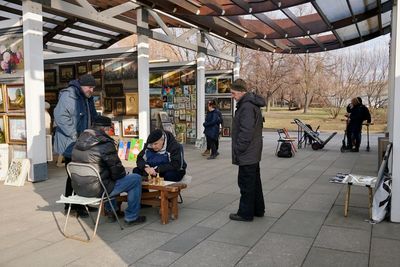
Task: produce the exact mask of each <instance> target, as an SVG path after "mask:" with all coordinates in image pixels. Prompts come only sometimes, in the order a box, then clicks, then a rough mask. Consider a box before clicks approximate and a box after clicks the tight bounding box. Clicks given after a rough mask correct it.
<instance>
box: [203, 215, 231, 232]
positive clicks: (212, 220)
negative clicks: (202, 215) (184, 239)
mask: <svg viewBox="0 0 400 267" xmlns="http://www.w3.org/2000/svg"><path fill="white" fill-rule="evenodd" d="M229 214H230V212H229V211H226V210H220V211H217V212H216V213H214V214H213V215H211V216H210V217H208V218H206V219H204V220H203V221H201V222H199V223H198V224H197V225H198V226H203V227H208V228H215V229H218V228H221V227H222V226H224V225H225V224H227V223H228V222H230V219H229Z"/></svg>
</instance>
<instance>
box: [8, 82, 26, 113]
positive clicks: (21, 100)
mask: <svg viewBox="0 0 400 267" xmlns="http://www.w3.org/2000/svg"><path fill="white" fill-rule="evenodd" d="M6 99H7V108H8V110H12V111H18V112H23V111H24V110H25V90H24V86H23V85H22V84H15V85H7V87H6Z"/></svg>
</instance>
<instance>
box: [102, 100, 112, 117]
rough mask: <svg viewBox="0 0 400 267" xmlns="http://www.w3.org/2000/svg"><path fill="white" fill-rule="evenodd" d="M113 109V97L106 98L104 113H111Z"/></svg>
mask: <svg viewBox="0 0 400 267" xmlns="http://www.w3.org/2000/svg"><path fill="white" fill-rule="evenodd" d="M112 111H113V99H112V98H109V97H105V98H104V106H103V112H104V113H111V112H112Z"/></svg>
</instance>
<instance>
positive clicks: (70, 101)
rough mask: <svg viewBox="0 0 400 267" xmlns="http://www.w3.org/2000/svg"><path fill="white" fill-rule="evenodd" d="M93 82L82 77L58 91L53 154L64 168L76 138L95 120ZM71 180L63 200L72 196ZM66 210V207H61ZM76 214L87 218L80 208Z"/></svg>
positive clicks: (67, 183) (88, 77)
mask: <svg viewBox="0 0 400 267" xmlns="http://www.w3.org/2000/svg"><path fill="white" fill-rule="evenodd" d="M95 86H96V82H95V80H94V78H93V76H92V75H89V74H85V75H82V76H81V77H80V78H79V80H72V81H70V82H69V84H68V87H67V88H65V89H63V90H61V91H60V95H59V98H58V103H57V106H56V108H55V109H54V121H55V124H56V125H57V128H56V130H55V135H54V151H55V152H56V153H58V154H60V155H63V156H64V159H65V165H67V164H68V163H70V162H71V154H72V148H73V147H74V145H75V143H76V140H77V139H78V137H79V135H80V134H81V133H82V132H83V131H84V130H86V129H88V128H90V126H91V125H92V122H94V121H95V119H96V117H97V113H96V109H95V107H94V102H93V97H92V94H93V89H94V87H95ZM72 192H73V189H72V186H71V178H70V177H69V176H68V177H67V182H66V186H65V196H66V197H68V196H70V195H72ZM65 208H66V209H68V206H67V205H66V206H65ZM73 209H74V210H76V212H77V214H78V215H80V216H81V217H86V216H88V214H87V213H86V211H85V210H84V209H82V208H81V206H79V205H78V206H73Z"/></svg>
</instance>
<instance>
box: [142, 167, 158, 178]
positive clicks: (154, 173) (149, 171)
mask: <svg viewBox="0 0 400 267" xmlns="http://www.w3.org/2000/svg"><path fill="white" fill-rule="evenodd" d="M144 171H145V172H146V173H147V174H148V175H151V176H157V172H156V170H155V169H154V168H151V167H146V168H145V169H144Z"/></svg>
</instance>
